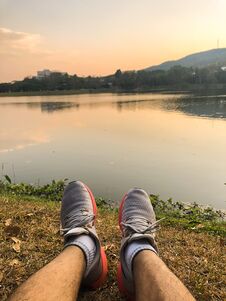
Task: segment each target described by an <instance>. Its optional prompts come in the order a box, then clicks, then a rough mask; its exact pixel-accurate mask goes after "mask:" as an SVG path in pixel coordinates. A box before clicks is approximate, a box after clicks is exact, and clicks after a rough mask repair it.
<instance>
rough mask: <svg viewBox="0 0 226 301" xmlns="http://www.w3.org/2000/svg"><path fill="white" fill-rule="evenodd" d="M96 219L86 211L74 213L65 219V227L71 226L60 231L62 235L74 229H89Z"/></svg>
mask: <svg viewBox="0 0 226 301" xmlns="http://www.w3.org/2000/svg"><path fill="white" fill-rule="evenodd" d="M94 219H95V215H94V214H90V213H89V212H87V210H86V209H81V210H79V212H78V213H77V212H76V214H75V213H74V212H71V213H69V214H68V215H67V216H66V218H65V222H64V224H65V225H70V226H69V227H67V228H62V229H60V232H61V235H64V234H66V233H67V232H68V231H69V230H71V229H74V228H79V227H83V228H85V229H87V225H88V224H90V223H92V222H93V221H94Z"/></svg>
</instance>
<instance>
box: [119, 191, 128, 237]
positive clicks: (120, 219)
mask: <svg viewBox="0 0 226 301" xmlns="http://www.w3.org/2000/svg"><path fill="white" fill-rule="evenodd" d="M126 197H127V193H126V194H125V195H124V197H123V198H122V201H121V204H120V207H119V216H118V224H119V227H120V230H121V232H122V227H121V221H122V209H123V206H124V202H125V199H126Z"/></svg>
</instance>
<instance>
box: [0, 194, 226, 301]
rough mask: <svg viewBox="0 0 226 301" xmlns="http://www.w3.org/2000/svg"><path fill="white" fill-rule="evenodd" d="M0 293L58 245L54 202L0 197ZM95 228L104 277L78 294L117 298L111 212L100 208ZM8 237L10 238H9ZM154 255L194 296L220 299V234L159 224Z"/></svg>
mask: <svg viewBox="0 0 226 301" xmlns="http://www.w3.org/2000/svg"><path fill="white" fill-rule="evenodd" d="M0 208H1V209H0V221H1V226H0V237H1V243H0V254H1V258H0V284H1V287H0V288H1V289H0V299H1V300H6V298H7V296H9V294H10V293H11V292H12V291H13V290H14V289H15V288H16V287H17V286H18V285H19V284H20V283H22V282H23V281H24V280H26V279H27V278H28V277H29V276H30V275H31V274H32V273H34V272H35V271H37V270H38V269H39V268H41V267H42V266H43V265H45V264H46V263H47V262H49V261H50V260H51V259H52V258H54V257H55V256H56V255H57V254H59V252H60V251H61V249H62V240H61V238H60V235H59V203H53V202H46V203H45V202H41V201H25V200H21V201H19V200H17V199H16V198H15V199H12V198H10V199H9V198H7V197H0ZM97 228H98V232H99V235H100V238H101V241H102V244H103V245H104V246H105V248H106V252H107V257H108V260H109V277H108V281H107V282H106V284H105V285H104V287H102V288H101V289H99V290H97V291H95V292H89V293H83V294H81V295H80V297H79V300H80V301H85V300H99V301H100V300H121V298H120V296H119V293H118V289H117V283H116V268H117V262H118V254H119V245H120V233H119V229H118V226H117V214H116V213H115V212H113V211H110V210H106V209H101V210H99V216H98V220H97ZM12 238H13V239H12ZM158 244H159V249H160V251H161V253H160V256H161V257H162V259H163V260H164V261H165V262H166V264H167V265H168V266H169V267H170V268H171V269H172V270H173V272H174V273H175V274H176V275H177V276H178V277H179V278H180V279H181V280H182V281H183V282H184V283H185V284H186V285H187V287H188V288H189V289H190V290H191V292H192V293H193V294H194V296H195V297H196V298H197V300H208V301H209V300H224V298H226V292H225V274H224V270H225V244H224V241H223V239H222V238H220V237H217V236H212V235H209V234H207V233H204V232H203V233H195V232H192V231H191V230H183V229H182V228H179V227H175V225H174V226H163V227H162V229H161V230H160V232H159V234H158Z"/></svg>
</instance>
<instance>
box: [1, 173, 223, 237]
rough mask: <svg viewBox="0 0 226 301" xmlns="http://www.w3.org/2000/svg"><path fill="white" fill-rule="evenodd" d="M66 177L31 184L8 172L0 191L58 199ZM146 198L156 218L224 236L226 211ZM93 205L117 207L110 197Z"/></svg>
mask: <svg viewBox="0 0 226 301" xmlns="http://www.w3.org/2000/svg"><path fill="white" fill-rule="evenodd" d="M66 183H67V179H64V180H59V181H55V180H53V181H52V182H51V183H49V184H46V185H33V184H27V183H18V184H15V183H12V181H11V179H10V177H9V176H7V175H6V176H5V178H4V179H3V180H0V195H5V196H9V197H10V196H13V197H19V198H20V197H21V198H24V199H26V200H29V199H41V200H46V201H55V202H60V201H61V199H62V196H63V191H64V188H65V185H66ZM150 201H151V203H152V205H153V207H154V210H155V212H156V215H157V218H159V219H160V218H163V219H164V221H163V223H164V224H179V225H180V226H181V227H183V228H185V229H191V230H194V231H198V232H199V231H207V232H209V233H211V234H216V235H221V236H226V213H225V211H223V210H216V209H214V208H212V207H211V206H204V205H199V204H198V203H196V202H193V203H190V204H188V203H184V202H181V201H177V202H175V201H173V200H172V199H171V198H169V199H168V200H166V201H164V200H161V199H160V197H159V196H158V195H154V194H151V195H150ZM96 202H97V206H99V207H102V208H108V209H111V210H113V211H115V210H116V211H117V210H118V209H117V206H116V205H115V203H113V202H112V201H111V200H110V201H109V200H108V201H106V200H105V199H104V198H102V197H97V199H96Z"/></svg>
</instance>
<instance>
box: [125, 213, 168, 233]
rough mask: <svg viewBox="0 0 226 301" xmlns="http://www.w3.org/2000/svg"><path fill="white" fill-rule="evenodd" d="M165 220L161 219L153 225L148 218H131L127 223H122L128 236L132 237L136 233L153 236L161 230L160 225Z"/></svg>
mask: <svg viewBox="0 0 226 301" xmlns="http://www.w3.org/2000/svg"><path fill="white" fill-rule="evenodd" d="M163 219H164V218H161V219H160V220H158V221H156V222H154V223H152V224H151V223H150V222H149V221H148V220H147V219H146V218H144V217H140V216H139V217H138V216H137V217H136V216H135V217H132V218H129V219H128V220H127V222H126V223H123V222H122V223H121V225H122V226H124V228H125V230H124V231H125V234H126V235H131V234H134V233H139V234H148V233H149V234H153V233H155V232H156V231H157V230H158V229H159V223H160V222H161V221H162V220H163Z"/></svg>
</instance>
